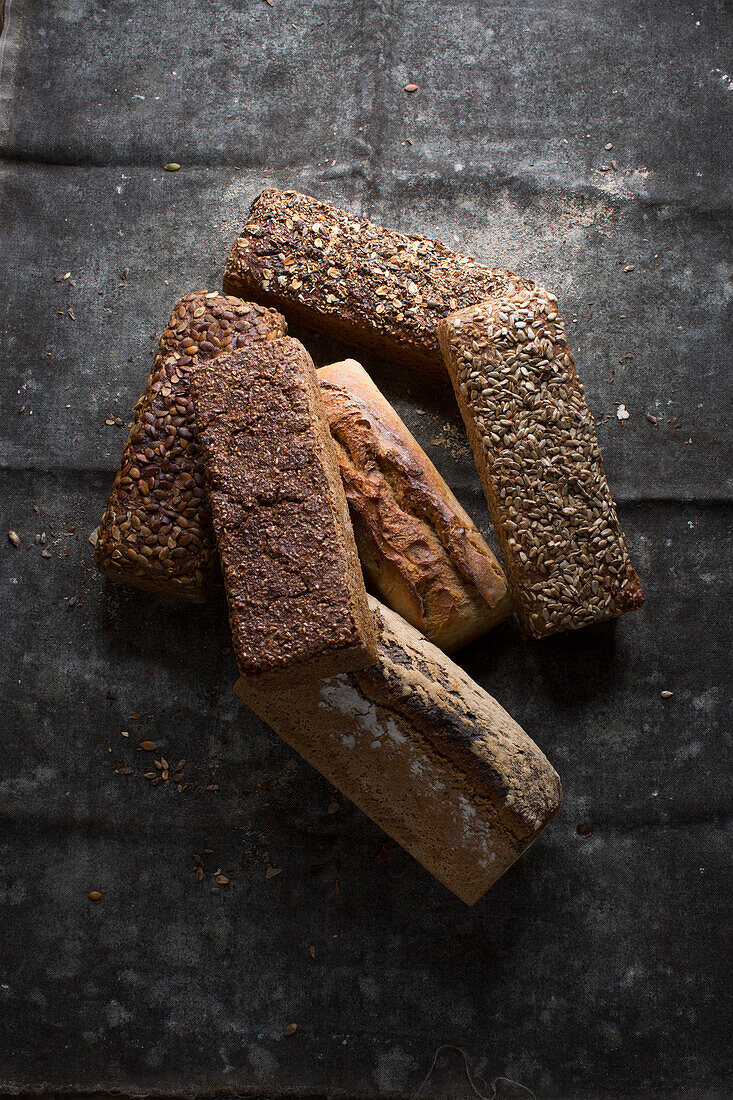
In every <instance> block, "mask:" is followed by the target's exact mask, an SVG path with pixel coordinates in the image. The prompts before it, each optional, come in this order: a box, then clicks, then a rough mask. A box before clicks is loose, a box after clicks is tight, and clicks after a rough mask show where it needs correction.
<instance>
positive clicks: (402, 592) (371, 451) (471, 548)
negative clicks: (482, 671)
mask: <svg viewBox="0 0 733 1100" xmlns="http://www.w3.org/2000/svg"><path fill="white" fill-rule="evenodd" d="M318 381H319V383H320V387H321V396H322V397H323V404H324V407H325V410H326V416H327V418H328V423H329V427H330V429H331V435H332V436H333V441H334V444H335V447H336V456H337V458H338V462H339V467H340V470H341V478H342V480H343V483H344V488H345V489H346V498H347V500H348V502H349V508H350V510H351V521H352V523H353V526H354V535H355V537H356V545H357V548H358V550H359V557H360V558H361V564H362V567H363V569H364V572H365V573H366V575H367V578H368V579H369V581H370V582H371V584H372V585H373V587H374V590H375V592H376V593H377V595H378V596H379V597H380V599H382V600H383V601H384V602H385V603H386V604H387V605H388V606H389V607H391V608H392V609H393V610H395V611H397V612H398V613H399V614H400V615H402V616H403V617H404V618H405V619H407V621H408V622H410V623H412V625H413V626H415V627H417V629H418V630H420V631H421V632H422V633H423V634H424V635H425V637H426V638H429V639H430V641H431V642H434V643H435V645H437V646H439V647H440V648H441V649H444V650H445V651H446V653H450V652H451V651H453V650H456V649H459V648H460V647H461V646H464V645H467V644H468V642H471V641H473V640H474V639H475V638H478V637H479V636H480V635H481V634H484V633H485V632H486V631H487V630H490V629H491V628H492V627H494V626H496V625H497V623H500V622H501V621H502V620H503V619H505V618H506V617H507V615H508V614H509V613H510V612H511V610H512V601H511V597H510V595H509V590H508V585H507V580H506V577H505V576H504V571H503V570H502V568H501V566H500V565H499V563H498V561H497V560H496V558H495V556H494V555H493V554H492V552H491V550H490V549H489V547H488V545H487V543H486V540H485V539H484V538H483V536H482V535H481V532H480V531H479V530H478V529H477V527H476V524H475V523H474V522H473V520H472V519H471V517H470V516H469V515H468V514H467V512H466V511H465V510H464V509H463V508H462V507H461V505H460V504H459V502H458V501H457V500H456V498H455V496H454V495H453V493H452V492H451V490H450V489H449V488H448V486H447V485H446V483H445V481H444V480H443V478H442V477H441V476H440V474H439V473H438V471H437V470H436V468H435V466H433V464H432V462H431V461H430V459H429V458H428V456H427V455H426V454H425V451H424V450H423V449H422V447H421V446H420V445H419V443H418V442H417V441H416V440H415V439H414V438H413V436H412V435H411V434H410V432H409V431H408V430H407V428H406V427H405V425H404V424H403V422H402V421H401V420H400V418H399V416H398V415H397V413H396V412H395V411H394V409H393V408H392V406H391V405H390V404H389V402H388V401H387V399H386V397H384V395H383V394H382V393H380V391H379V390H378V389H377V387H376V386H375V385H374V383H373V382H372V380H371V378H370V377H369V375H368V374H367V372H366V371H365V370H364V368H363V367H362V366H361V364H360V363H357V362H356V360H354V359H346V360H344V361H343V362H342V363H331V364H330V366H327V367H321V369H320V370H319V371H318Z"/></svg>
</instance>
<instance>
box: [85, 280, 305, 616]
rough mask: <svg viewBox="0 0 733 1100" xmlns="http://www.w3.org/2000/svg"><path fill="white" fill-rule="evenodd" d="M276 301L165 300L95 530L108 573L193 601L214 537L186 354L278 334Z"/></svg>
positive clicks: (200, 591)
mask: <svg viewBox="0 0 733 1100" xmlns="http://www.w3.org/2000/svg"><path fill="white" fill-rule="evenodd" d="M286 331H287V325H286V324H285V320H284V318H283V317H281V316H280V314H279V313H276V312H275V311H274V310H270V309H266V308H265V307H264V306H262V305H255V304H253V303H251V302H243V301H242V300H241V299H240V298H235V297H233V296H227V297H224V296H223V295H221V294H219V292H218V291H210V292H208V293H207V292H205V291H201V292H193V293H191V294H187V295H186V297H185V298H182V299H181V301H180V302H179V303H178V305H177V306H176V307H175V309H174V310H173V313H172V314H171V317H170V320H169V322H168V324H167V326H166V328H165V329H164V331H163V334H162V335H161V337H160V341H159V345H158V354H157V356H156V359H155V362H154V364H153V369H152V371H151V373H150V377H149V379H148V384H147V387H146V389H145V392H144V393H143V395H142V397H141V398H140V400H139V401H138V403H137V405H136V406H135V413H134V419H133V425H132V429H131V431H130V435H129V437H128V440H127V443H126V444H125V449H124V451H123V454H122V461H121V463H120V467H119V470H118V473H117V476H116V477H115V481H114V484H113V486H112V492H111V493H110V497H109V502H108V504H107V509H106V511H105V513H104V516H103V517H102V523H101V526H100V528H99V531H98V534H97V542H96V546H95V552H94V560H95V563H96V565H97V567H98V568H99V569H100V570H101V571H102V573H104V575H105V576H107V577H109V578H110V579H111V580H115V581H122V582H123V583H124V584H129V585H132V586H133V587H134V588H142V589H144V590H146V591H151V592H160V593H164V594H166V595H170V596H178V597H180V598H181V599H185V600H190V601H192V602H195V603H201V602H203V601H204V600H205V599H206V596H207V595H208V592H209V589H210V587H211V582H212V579H213V576H214V572H215V570H216V546H215V542H214V534H213V530H212V527H211V515H210V512H209V506H208V502H207V500H206V490H205V484H204V468H203V459H202V456H201V451H200V448H199V446H198V442H197V440H196V425H195V421H194V413H193V405H192V403H191V395H190V392H189V382H188V377H189V372H190V370H191V367H192V365H193V363H194V362H197V361H199V360H207V359H211V358H213V357H214V356H216V355H220V354H221V353H222V352H223V351H226V350H227V349H230V348H236V347H245V346H247V345H249V344H253V343H259V342H261V341H263V340H268V339H272V338H273V337H275V336H281V335H283V333H285V332H286Z"/></svg>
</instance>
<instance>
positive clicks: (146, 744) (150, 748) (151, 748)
mask: <svg viewBox="0 0 733 1100" xmlns="http://www.w3.org/2000/svg"><path fill="white" fill-rule="evenodd" d="M130 717H131V718H132V717H133V716H132V715H130ZM157 747H158V746H157V744H156V743H155V741H141V742H140V748H141V749H144V750H145V752H155V750H156V749H157Z"/></svg>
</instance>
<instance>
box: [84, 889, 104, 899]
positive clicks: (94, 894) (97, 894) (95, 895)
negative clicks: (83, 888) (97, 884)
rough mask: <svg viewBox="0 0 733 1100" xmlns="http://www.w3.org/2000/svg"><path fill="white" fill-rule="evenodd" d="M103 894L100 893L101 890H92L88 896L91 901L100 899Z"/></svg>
mask: <svg viewBox="0 0 733 1100" xmlns="http://www.w3.org/2000/svg"><path fill="white" fill-rule="evenodd" d="M101 896H102V895H101V894H100V892H99V890H90V891H89V893H88V894H87V897H88V898H89V900H90V901H99V899H100V898H101Z"/></svg>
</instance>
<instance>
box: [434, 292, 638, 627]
mask: <svg viewBox="0 0 733 1100" xmlns="http://www.w3.org/2000/svg"><path fill="white" fill-rule="evenodd" d="M439 334H440V342H441V347H442V349H443V354H444V356H445V361H446V365H447V366H448V369H449V373H450V375H451V378H452V380H453V384H454V388H455V391H456V396H457V398H458V403H459V405H460V407H461V411H462V413H463V415H464V420H465V421H466V426H467V429H468V432H469V436H470V438H471V443H472V446H473V449H474V455H475V458H476V464H477V467H478V469H479V473H480V474H481V478H482V482H483V485H484V490H485V492H486V497H487V500H488V502H489V507H490V508H491V513H492V518H493V520H494V525H495V527H496V532H497V536H498V537H499V540H500V544H501V548H502V553H503V555H504V564H505V566H506V569H507V574H508V576H509V581H510V584H511V587H512V592H513V595H514V600H515V603H516V607H517V614H518V616H519V619H520V623H521V625H522V628H523V630H524V631H525V633H527V634H531V635H534V636H535V637H540V636H542V635H545V634H550V633H552V632H554V631H556V630H570V629H574V628H577V627H582V626H587V625H588V624H590V623H593V622H599V621H601V620H603V619H609V618H613V617H615V616H617V615H621V614H623V613H624V612H626V611H630V610H632V609H633V608H636V607H639V606H640V605H641V604H642V603H643V601H644V596H643V594H642V591H641V586H640V584H639V578H638V577H637V575H636V573H635V571H634V569H633V567H632V565H631V562H630V561H629V555H628V552H627V549H626V541H625V539H624V536H623V533H622V531H621V527H620V525H619V521H618V517H617V515H616V508H615V506H614V503H613V500H612V498H611V493H610V490H609V487H608V482H607V480H606V475H605V472H604V469H603V463H602V461H601V452H600V449H599V447H598V440H597V438H596V433H595V428H594V425H593V417H592V415H591V413H590V412H589V410H588V406H587V405H586V402H585V397H584V394H583V386H582V383H581V381H580V379H579V378H578V373H577V371H576V369H575V363H574V360H573V356H572V353H571V351H570V348H569V346H568V342H567V339H566V337H565V330H564V326H563V322H562V318H561V317H560V315H559V313H558V308H557V299H556V297H555V295H554V294H548V293H547V292H546V291H545V290H543V289H541V288H539V287H535V288H533V289H531V290H526V289H523V288H519V287H513V288H511V292H510V293H507V294H505V295H504V296H502V297H500V298H493V299H491V300H489V301H487V302H484V303H482V304H481V305H479V306H472V307H470V308H469V309H464V310H461V311H459V312H458V313H455V314H453V315H451V316H450V317H449V318H448V319H447V320H446V321H443V322H441V324H440V326H439Z"/></svg>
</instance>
